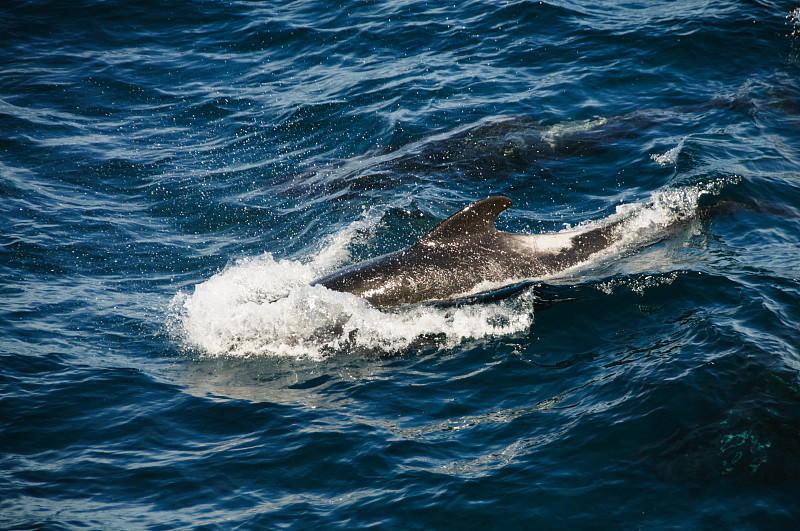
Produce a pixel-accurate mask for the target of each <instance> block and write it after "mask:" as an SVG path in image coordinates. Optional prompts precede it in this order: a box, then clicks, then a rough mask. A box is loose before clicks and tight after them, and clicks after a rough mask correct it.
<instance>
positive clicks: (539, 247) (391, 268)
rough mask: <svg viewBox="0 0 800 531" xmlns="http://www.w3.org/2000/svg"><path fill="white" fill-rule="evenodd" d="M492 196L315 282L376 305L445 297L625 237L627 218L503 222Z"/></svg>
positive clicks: (498, 200)
mask: <svg viewBox="0 0 800 531" xmlns="http://www.w3.org/2000/svg"><path fill="white" fill-rule="evenodd" d="M511 204H512V203H511V200H510V199H508V198H506V197H488V198H486V199H482V200H480V201H478V202H476V203H473V204H471V205H469V206H467V207H465V208H464V209H462V210H461V211H459V212H457V213H455V214H453V215H452V216H450V217H449V218H447V219H445V220H444V221H442V222H441V223H439V224H438V225H436V226H435V227H434V228H433V229H431V230H430V232H428V233H427V234H425V235H424V236H423V237H422V238H421V239H420V240H419V241H418V242H417V243H416V244H414V245H412V246H411V247H409V248H408V249H404V250H401V251H397V252H394V253H390V254H386V255H383V256H379V257H377V258H373V259H371V260H367V261H365V262H360V263H357V264H354V265H352V266H350V267H346V268H344V269H341V270H339V271H336V272H334V273H332V274H330V275H328V276H325V277H323V278H320V279H318V280H317V281H315V282H314V283H313V284H315V285H322V286H325V287H326V288H328V289H331V290H335V291H342V292H348V293H352V294H354V295H357V296H359V297H361V298H363V299H366V300H367V301H369V302H370V303H371V304H372V305H374V306H377V307H391V306H401V305H404V304H414V303H418V302H426V301H446V300H452V299H455V298H459V297H462V296H465V295H470V294H473V293H475V292H477V291H485V290H482V288H483V287H486V288H490V289H491V288H494V289H497V288H500V287H503V286H509V285H512V284H515V283H518V282H522V281H525V280H531V279H535V278H540V277H544V276H548V275H552V274H555V273H558V272H560V271H563V270H565V269H567V268H569V267H572V266H575V265H577V264H580V263H582V262H584V261H586V260H587V259H588V258H589V257H591V256H592V255H593V254H595V253H597V252H599V251H602V250H603V249H606V248H608V247H609V246H610V245H611V244H613V243H614V242H616V241H618V240H619V239H620V236H621V235H620V234H619V233H620V231H619V225H620V223H622V220H617V221H614V222H610V223H607V224H605V225H603V226H600V227H594V228H583V229H577V230H573V231H564V232H557V233H546V234H515V233H509V232H503V231H500V230H497V228H496V227H495V220H496V219H497V216H498V215H499V214H500V213H501V212H503V211H504V210H506V209H507V208H509V207H510V206H511Z"/></svg>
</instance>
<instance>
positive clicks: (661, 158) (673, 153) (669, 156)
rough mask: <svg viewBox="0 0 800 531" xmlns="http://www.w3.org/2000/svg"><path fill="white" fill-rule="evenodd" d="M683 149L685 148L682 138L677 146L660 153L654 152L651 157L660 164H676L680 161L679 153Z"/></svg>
mask: <svg viewBox="0 0 800 531" xmlns="http://www.w3.org/2000/svg"><path fill="white" fill-rule="evenodd" d="M681 149H683V140H681V141H680V143H678V145H677V146H675V147H674V148H672V149H670V150H669V151H667V152H666V153H662V154H660V155H659V154H658V153H652V154H651V155H650V158H651V159H652V160H654V161H655V162H657V163H658V164H659V165H660V166H674V165H675V163H676V162H677V161H678V155H679V154H680V152H681Z"/></svg>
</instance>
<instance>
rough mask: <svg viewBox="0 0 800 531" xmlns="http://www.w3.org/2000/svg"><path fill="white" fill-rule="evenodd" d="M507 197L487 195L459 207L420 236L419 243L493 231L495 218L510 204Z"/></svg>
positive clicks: (429, 242)
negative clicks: (458, 209)
mask: <svg viewBox="0 0 800 531" xmlns="http://www.w3.org/2000/svg"><path fill="white" fill-rule="evenodd" d="M511 204H512V203H511V200H510V199H509V198H507V197H500V196H497V197H487V198H486V199H481V200H480V201H477V202H475V203H472V204H471V205H469V206H468V207H465V208H463V209H461V210H460V211H458V212H456V213H455V214H453V215H452V216H450V217H449V218H447V219H446V220H444V221H442V222H441V223H439V224H438V225H436V226H435V227H434V228H432V229H431V230H430V232H428V234H426V235H425V236H423V237H422V238H420V240H419V243H418V244H417V245H419V244H422V245H432V244H435V243H438V242H443V241H452V240H455V239H458V238H463V237H466V236H476V235H478V234H485V233H491V232H495V231H496V230H497V229H496V228H495V226H494V222H495V219H496V218H497V216H499V215H500V213H501V212H503V211H504V210H505V209H507V208H508V207H510V206H511Z"/></svg>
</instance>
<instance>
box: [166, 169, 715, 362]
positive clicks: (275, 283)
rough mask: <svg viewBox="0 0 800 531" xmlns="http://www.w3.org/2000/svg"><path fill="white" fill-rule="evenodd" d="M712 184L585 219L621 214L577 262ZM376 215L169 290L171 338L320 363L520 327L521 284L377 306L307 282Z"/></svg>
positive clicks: (641, 238) (671, 213) (655, 222)
mask: <svg viewBox="0 0 800 531" xmlns="http://www.w3.org/2000/svg"><path fill="white" fill-rule="evenodd" d="M721 184H722V183H712V184H710V185H709V186H705V187H701V186H697V187H686V188H680V189H677V188H666V189H664V190H661V191H658V192H655V193H654V194H652V196H651V197H650V199H649V200H647V201H645V202H642V203H636V204H629V205H621V206H620V207H618V209H617V212H616V213H615V214H612V215H611V216H610V217H609V218H607V219H603V220H595V221H591V222H588V223H587V224H585V226H586V227H587V228H589V227H592V226H597V225H602V224H605V223H610V222H614V221H618V220H623V222H622V224H621V225H620V228H619V229H618V230H619V231H620V237H619V242H618V243H617V244H616V245H614V246H612V247H611V248H610V249H609V250H608V251H606V252H603V253H598V254H597V255H595V256H593V257H592V259H591V260H590V262H591V263H589V264H582V265H581V266H579V268H580V267H583V266H586V265H592V263H599V262H601V261H603V260H609V259H612V258H614V257H615V256H619V254H620V252H624V251H626V250H630V249H635V248H636V247H637V246H641V245H644V244H646V243H647V242H649V241H652V239H653V238H658V237H659V235H660V234H663V231H664V230H665V228H666V227H669V226H670V225H672V224H674V223H675V222H678V221H680V220H682V219H685V218H687V217H689V216H691V215H692V214H693V213H694V212H695V211H696V209H697V202H698V199H699V197H700V196H701V195H702V194H704V193H714V191H715V187H718V186H721ZM379 217H380V216H379V215H378V214H376V213H375V212H372V211H370V212H366V213H365V214H364V215H363V216H362V219H359V220H358V221H356V222H354V223H353V224H351V225H349V226H347V227H345V228H344V229H342V230H341V231H339V232H338V233H336V234H335V235H334V236H332V237H331V238H330V239H329V240H328V241H326V242H325V243H324V245H322V246H321V248H320V249H319V250H318V251H317V252H316V253H315V254H314V256H310V257H308V258H307V259H305V260H275V259H274V258H273V256H272V255H270V254H268V253H267V254H264V255H261V256H258V257H254V258H246V259H241V260H238V261H236V262H233V263H232V264H230V265H229V266H228V267H226V268H225V269H224V270H223V271H221V272H219V273H217V274H216V275H214V276H212V277H211V278H209V279H208V280H206V281H205V282H201V283H200V284H198V285H197V286H195V287H194V290H192V291H191V292H180V293H178V294H177V295H176V296H175V297H174V298H173V300H172V303H171V309H170V316H171V319H170V321H171V323H172V326H171V328H172V330H173V332H174V334H175V335H176V336H177V339H178V340H179V341H180V342H182V343H183V344H185V345H186V346H188V347H190V348H193V349H196V350H199V351H201V352H203V353H205V354H207V355H213V356H216V355H229V356H251V355H267V356H291V357H306V358H312V359H321V358H323V357H325V356H328V355H331V354H336V353H339V352H347V351H358V352H364V353H370V354H381V355H383V354H393V353H398V352H403V351H406V350H408V349H413V348H416V347H419V346H426V347H428V348H450V347H454V346H457V345H458V344H460V343H461V342H463V341H465V340H472V339H482V338H491V337H497V336H504V335H511V334H516V333H521V332H525V331H526V330H528V329H529V328H530V326H531V325H532V323H533V306H534V295H533V293H532V291H531V290H522V291H521V292H519V293H516V294H515V295H513V296H511V297H508V298H506V299H503V300H500V301H492V302H475V303H472V304H464V305H453V306H441V305H439V306H437V305H425V304H422V305H413V306H408V307H404V308H400V309H395V310H392V311H385V310H378V309H376V308H374V307H373V306H371V305H370V304H368V303H367V302H366V301H364V300H362V299H360V298H358V297H356V296H354V295H351V294H348V293H339V292H334V291H331V290H328V289H326V288H324V287H322V286H310V282H311V281H313V280H314V279H315V278H318V277H319V276H320V275H321V274H323V273H324V272H327V271H330V270H332V269H333V268H335V267H337V266H339V265H341V263H342V262H343V261H347V260H348V256H347V249H348V245H349V242H350V241H352V239H353V238H354V237H356V235H357V234H365V233H366V234H369V232H370V228H371V227H374V226H375V224H376V223H377V221H378V220H379ZM571 230H574V228H573V229H571ZM573 269H574V268H573ZM569 275H574V271H570V272H568V276H569Z"/></svg>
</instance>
